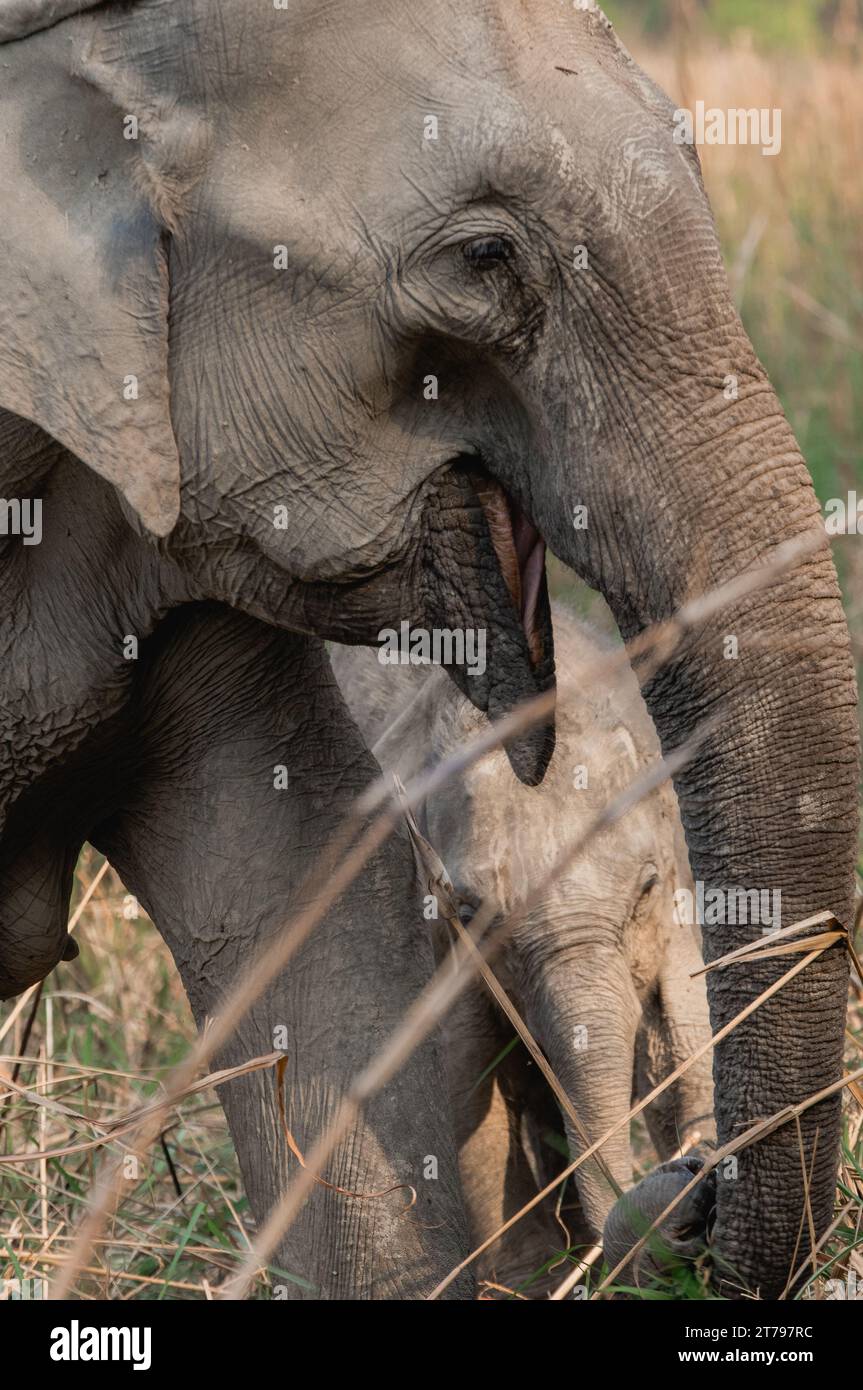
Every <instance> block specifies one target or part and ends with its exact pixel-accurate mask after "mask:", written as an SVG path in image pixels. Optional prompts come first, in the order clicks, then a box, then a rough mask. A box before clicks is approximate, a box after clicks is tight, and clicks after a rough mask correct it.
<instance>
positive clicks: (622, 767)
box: [331, 606, 714, 1293]
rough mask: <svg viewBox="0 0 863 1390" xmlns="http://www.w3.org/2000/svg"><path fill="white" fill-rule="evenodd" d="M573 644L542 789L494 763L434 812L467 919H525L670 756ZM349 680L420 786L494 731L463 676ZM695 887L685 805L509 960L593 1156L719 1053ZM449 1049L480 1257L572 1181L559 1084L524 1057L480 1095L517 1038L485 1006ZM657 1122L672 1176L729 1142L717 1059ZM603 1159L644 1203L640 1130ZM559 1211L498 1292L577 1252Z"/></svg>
mask: <svg viewBox="0 0 863 1390" xmlns="http://www.w3.org/2000/svg"><path fill="white" fill-rule="evenodd" d="M554 638H555V656H556V664H557V714H556V726H557V739H556V746H555V752H554V756H553V758H552V760H551V763H550V765H549V768H548V771H547V772H546V775H545V778H544V780H543V782H542V785H541V786H538V787H524V786H521V785H520V784H519V782H518V781H517V780H516V778H515V776H514V775H513V772H512V769H511V767H510V766H509V764H508V762H507V760H506V758H505V757H504V755H503V753H501V752H496V753H490V754H488V755H486V756H485V757H484V758H482V759H481V760H480V761H479V762H478V763H475V764H474V765H473V766H472V767H470V768H469V769H468V770H467V771H466V772H465V773H464V774H463V775H462V776H460V777H459V778H458V779H457V780H456V781H452V782H449V783H447V784H446V785H444V786H442V787H438V788H436V789H435V790H434V791H433V792H432V793H431V794H430V795H429V796H428V798H427V799H426V800H425V801H424V802H423V803H422V806H421V807H420V808H419V810H418V813H417V814H418V820H419V824H420V827H421V829H422V831H423V833H424V834H425V835H426V836H427V837H428V838H429V840H430V841H431V843H432V845H433V846H434V848H435V849H436V850H437V851H438V853H439V854H440V856H441V858H442V859H443V862H444V864H445V865H446V868H447V870H448V872H449V874H450V877H451V878H452V881H453V885H454V888H455V891H456V893H457V895H458V898H459V901H460V903H461V904H462V914H461V915H462V919H463V920H467V919H468V918H469V916H470V915H471V911H472V910H475V909H476V907H477V905H478V904H479V903H480V902H482V901H483V900H491V901H492V902H494V903H495V904H497V906H498V907H499V909H500V910H502V911H504V912H510V911H512V910H513V909H515V908H516V907H517V906H518V905H519V903H520V902H521V901H522V900H523V898H524V896H525V894H526V893H528V892H530V891H531V890H532V889H533V888H534V887H535V886H536V885H538V883H539V881H540V880H541V879H542V878H543V877H544V876H545V874H547V872H548V870H549V869H550V867H551V866H552V865H553V863H554V862H555V860H557V859H558V858H559V857H560V855H561V854H562V853H563V852H564V850H565V848H566V847H567V846H568V845H570V844H572V843H574V842H575V841H576V840H577V839H578V838H579V836H581V835H583V834H584V833H585V832H586V831H587V829H588V827H589V826H590V824H591V822H592V820H593V819H594V817H595V816H596V815H597V814H598V813H599V812H600V811H601V810H602V808H603V806H604V805H605V804H606V803H607V802H608V801H609V800H611V799H612V798H613V797H615V796H617V795H618V794H619V793H620V792H621V791H623V790H624V788H625V787H627V786H628V785H629V783H630V782H632V781H633V780H634V779H635V778H636V777H638V776H639V774H641V773H642V772H644V770H645V768H646V767H647V766H649V764H650V763H651V762H653V761H655V760H656V759H657V758H658V757H659V746H658V741H657V738H656V734H655V731H654V729H653V725H652V724H651V722H650V718H649V716H648V713H647V710H646V709H645V707H644V702H643V701H642V699H641V697H640V695H639V691H638V685H637V682H636V680H635V677H634V675H633V674H632V672H631V671H630V670H629V669H628V668H626V669H625V670H624V671H622V672H620V673H619V675H618V676H617V677H616V678H615V679H614V680H613V681H609V680H608V679H607V678H606V679H605V680H603V681H597V679H596V677H595V676H593V677H591V667H592V666H593V667H595V666H596V664H597V662H598V661H599V660H600V658H601V656H602V654H603V647H602V645H601V644H600V643H599V642H598V641H597V639H596V637H595V636H593V635H592V634H591V633H590V631H589V630H588V629H587V628H586V627H585V626H584V624H581V623H579V622H578V621H577V620H576V619H574V618H573V617H572V616H570V615H569V614H568V613H567V612H566V611H565V610H564V609H563V608H561V607H560V606H557V607H556V608H555V610H554ZM331 663H332V666H333V670H334V672H335V675H336V678H337V680H338V682H339V685H340V686H341V688H342V692H343V694H344V697H345V699H346V701H347V703H348V708H349V709H350V711H351V714H352V715H353V716H354V718H355V719H356V721H357V724H358V725H359V728H360V732H361V733H362V734H363V735H364V736H365V738H366V741H367V742H368V743H370V744H371V745H372V751H373V753H374V755H375V757H376V758H377V760H378V762H379V763H380V764H381V766H382V767H383V768H385V769H387V770H391V771H393V772H396V773H397V774H398V775H399V777H400V778H401V779H402V780H403V781H405V782H406V781H407V780H408V779H410V778H411V777H413V776H415V775H417V774H418V773H420V772H422V771H423V770H424V769H426V768H430V767H432V766H434V765H435V764H437V763H438V762H440V761H441V760H443V759H445V758H447V757H448V756H450V755H451V754H453V753H454V752H455V750H456V749H457V748H458V747H459V746H460V745H461V744H463V743H464V742H465V741H467V740H469V739H470V738H471V737H473V736H476V735H477V734H479V733H480V732H481V730H483V729H484V728H487V727H488V721H487V719H486V716H485V715H483V714H481V713H480V712H479V711H478V710H476V709H475V708H474V706H473V705H472V704H471V703H470V702H469V701H468V700H467V699H466V698H465V697H464V696H463V695H462V694H461V693H460V692H459V691H458V690H457V689H456V688H455V686H454V685H453V683H452V681H450V680H449V679H448V677H447V675H446V673H445V672H444V671H441V670H435V671H432V672H430V671H429V670H428V668H425V669H423V668H420V667H416V666H414V667H411V666H390V665H385V664H382V663H381V662H380V661H379V659H378V653H377V652H375V651H373V650H370V649H369V648H364V647H340V648H336V649H335V650H334V651H333V652H332V653H331ZM585 778H586V780H587V786H583V785H581V783H582V782H583V781H584V780H585ZM685 887H689V888H690V890H691V882H690V878H689V865H688V863H687V860H686V849H685V845H684V843H683V833H682V829H681V826H680V821H679V817H678V813H677V806H676V802H675V798H674V793H673V792H672V791H671V789H670V788H669V787H666V788H664V789H661V790H660V791H657V792H655V793H654V794H653V795H652V796H651V797H650V798H649V799H648V800H646V801H644V802H642V803H641V804H640V805H639V806H637V807H636V808H634V809H633V810H632V811H631V812H630V813H629V814H628V815H627V817H626V819H625V820H624V821H623V822H622V823H621V824H619V825H617V826H615V827H613V828H611V829H609V830H607V831H605V832H604V833H603V834H602V835H601V836H599V837H598V839H596V840H595V841H594V842H593V843H592V844H591V845H590V847H589V848H588V850H587V851H586V853H585V854H583V855H582V856H580V857H579V858H578V859H577V860H576V861H575V862H574V863H573V864H572V866H571V867H570V868H569V869H568V870H567V872H565V873H564V874H562V875H561V876H560V878H558V879H557V881H556V882H555V883H554V885H553V887H551V888H550V889H549V890H547V891H546V892H545V893H544V894H543V896H542V898H541V900H540V901H539V902H538V903H537V904H536V906H535V907H534V908H533V909H532V911H531V912H530V914H529V915H528V916H527V917H526V918H525V919H524V921H523V922H522V923H520V924H519V926H518V927H517V929H516V930H515V931H514V933H513V935H512V936H511V938H510V939H509V940H508V941H507V943H506V946H505V948H504V950H503V951H502V953H501V954H500V956H499V957H497V959H496V961H495V967H494V968H495V972H496V974H497V975H498V977H499V979H500V980H501V981H502V983H504V984H505V986H506V988H507V990H508V992H509V994H510V997H511V998H512V999H513V1000H514V1002H515V1003H516V1006H517V1007H518V1008H519V1010H520V1012H521V1013H522V1016H523V1017H524V1018H525V1020H526V1022H527V1025H528V1027H529V1028H530V1030H531V1032H532V1033H533V1036H534V1037H535V1038H536V1040H537V1042H538V1043H539V1044H540V1046H541V1047H542V1049H543V1052H544V1053H545V1055H546V1056H547V1057H548V1059H549V1061H550V1063H551V1065H552V1067H553V1069H554V1071H555V1073H556V1075H557V1077H558V1079H559V1080H560V1082H561V1084H562V1086H563V1087H564V1089H565V1090H566V1093H567V1095H568V1096H569V1098H570V1100H571V1101H572V1103H573V1106H574V1108H575V1112H576V1114H577V1115H578V1118H579V1120H580V1121H581V1125H582V1127H583V1130H584V1132H585V1133H586V1134H587V1135H588V1136H589V1137H590V1139H591V1140H595V1139H597V1138H599V1136H600V1135H601V1134H603V1133H604V1132H605V1131H606V1130H607V1129H610V1128H611V1127H612V1125H614V1124H616V1123H617V1122H618V1121H620V1120H621V1119H622V1118H623V1117H624V1116H625V1115H626V1114H627V1112H628V1110H629V1108H630V1104H631V1098H632V1096H633V1094H634V1093H635V1094H636V1095H638V1096H641V1095H643V1094H646V1092H647V1091H648V1090H651V1089H652V1088H653V1087H654V1086H655V1085H656V1084H657V1082H659V1081H660V1080H662V1079H663V1078H664V1077H665V1076H667V1075H668V1074H669V1073H670V1072H671V1071H673V1070H674V1069H675V1068H676V1067H678V1066H679V1065H680V1063H681V1062H683V1061H685V1060H686V1059H687V1058H688V1057H689V1056H690V1055H691V1054H692V1053H693V1052H695V1051H696V1049H697V1048H700V1047H701V1046H702V1045H703V1044H704V1043H705V1041H706V1040H707V1039H708V1038H709V1036H710V1023H709V1020H708V1016H707V996H706V992H705V988H704V980H703V977H699V978H698V979H697V980H692V979H691V978H690V977H691V974H692V973H693V972H694V971H696V970H698V969H699V968H700V966H701V953H700V942H699V933H698V931H697V928H695V927H694V926H687V925H681V924H675V914H674V906H675V904H674V898H673V895H674V892H675V891H676V890H677V889H678V888H685ZM445 939H446V937H445ZM445 1033H446V1043H447V1070H448V1074H449V1077H450V1086H451V1091H452V1096H453V1102H454V1105H455V1111H456V1134H457V1138H458V1144H459V1158H460V1164H461V1170H462V1182H463V1186H464V1190H465V1197H466V1201H467V1206H468V1213H469V1216H470V1223H471V1237H472V1240H473V1242H474V1244H477V1245H478V1244H480V1243H481V1242H483V1241H484V1240H485V1239H486V1238H487V1237H488V1236H490V1235H491V1234H492V1233H493V1232H494V1231H496V1230H497V1229H498V1228H499V1227H500V1226H501V1225H502V1224H503V1222H504V1221H506V1220H508V1219H509V1217H511V1216H513V1215H514V1213H515V1212H516V1211H517V1210H518V1208H519V1206H521V1205H523V1204H524V1203H525V1202H526V1201H527V1200H529V1198H530V1197H532V1196H534V1195H535V1194H536V1191H537V1181H536V1178H537V1176H538V1177H539V1178H540V1185H544V1183H545V1181H546V1180H547V1178H548V1177H549V1176H551V1172H552V1171H554V1170H555V1165H554V1164H551V1165H550V1164H549V1160H550V1158H551V1156H552V1155H551V1151H550V1150H549V1149H548V1147H547V1145H546V1144H544V1143H542V1142H540V1143H538V1144H537V1143H536V1136H537V1135H540V1134H541V1131H542V1128H543V1122H542V1121H543V1109H547V1104H545V1105H544V1104H543V1102H544V1099H545V1098H544V1097H542V1096H536V1094H535V1092H536V1085H535V1082H536V1083H538V1085H539V1086H540V1087H541V1086H542V1085H543V1083H542V1081H541V1079H540V1078H538V1077H536V1075H535V1074H536V1067H535V1066H534V1065H533V1064H532V1063H530V1061H529V1058H528V1057H527V1054H526V1053H525V1052H524V1051H523V1050H521V1051H519V1052H517V1053H516V1054H515V1055H514V1056H513V1057H512V1058H511V1059H509V1061H508V1065H507V1067H506V1069H505V1071H503V1072H495V1073H493V1074H491V1075H489V1076H488V1077H486V1079H485V1080H484V1081H483V1082H482V1083H481V1084H480V1085H477V1082H478V1080H479V1078H480V1077H481V1076H483V1074H484V1073H485V1072H486V1070H487V1069H488V1067H489V1066H490V1064H491V1063H492V1062H493V1060H494V1058H495V1057H497V1055H498V1054H499V1053H500V1052H501V1051H502V1049H503V1048H504V1047H505V1046H506V1043H507V1042H508V1040H509V1038H510V1037H511V1036H512V1027H511V1025H510V1024H508V1023H507V1021H506V1019H505V1018H504V1017H503V1015H502V1014H501V1013H500V1012H499V1011H498V1010H497V1008H496V1006H494V1005H493V1004H491V1003H490V1000H489V997H488V995H487V993H486V991H485V990H484V988H483V987H479V988H477V989H476V990H471V991H470V993H469V994H468V996H467V997H466V998H465V999H464V1000H463V1001H462V1002H461V1004H460V1006H459V1007H458V1008H457V1009H456V1010H455V1011H454V1013H453V1014H452V1015H451V1016H450V1018H449V1019H448V1021H447V1026H446V1030H445ZM647 1118H648V1122H649V1126H650V1130H651V1134H652V1136H653V1138H654V1140H655V1142H656V1145H657V1148H658V1150H659V1153H660V1156H661V1157H662V1158H668V1157H670V1155H671V1154H672V1153H673V1152H674V1151H675V1150H677V1149H678V1148H679V1147H680V1144H681V1141H682V1139H683V1137H684V1136H686V1135H687V1134H691V1132H692V1131H693V1130H696V1129H697V1130H698V1132H699V1133H700V1135H701V1137H702V1139H703V1140H704V1141H709V1140H710V1139H712V1138H713V1134H714V1130H713V1085H712V1077H711V1067H710V1059H709V1057H704V1058H703V1059H702V1060H701V1062H700V1063H698V1064H696V1065H695V1066H694V1067H693V1068H692V1069H691V1070H690V1071H689V1072H687V1073H686V1075H685V1076H684V1077H683V1078H682V1079H681V1081H680V1082H678V1083H677V1084H676V1085H675V1086H674V1087H671V1088H670V1089H669V1090H668V1091H667V1092H666V1093H665V1094H664V1096H663V1098H662V1101H661V1102H659V1103H657V1104H656V1105H654V1106H651V1107H650V1109H649V1110H648V1112H647ZM555 1128H558V1129H559V1120H558V1122H557V1124H556V1125H555ZM566 1137H567V1140H568V1143H569V1146H570V1151H571V1152H572V1154H573V1155H575V1154H578V1153H581V1152H583V1150H584V1147H585V1145H584V1143H583V1140H582V1137H581V1135H579V1133H578V1132H577V1130H576V1129H575V1128H574V1127H573V1126H572V1124H571V1123H569V1122H568V1121H567V1123H566ZM600 1152H601V1155H602V1157H603V1159H604V1160H605V1163H606V1164H607V1167H608V1169H609V1170H610V1171H611V1174H612V1175H613V1177H614V1179H615V1181H616V1182H617V1183H618V1184H619V1186H620V1187H621V1188H623V1189H628V1188H629V1187H631V1185H632V1153H631V1150H630V1143H629V1129H628V1126H625V1127H624V1128H622V1129H621V1130H620V1132H619V1133H618V1135H617V1136H616V1137H615V1138H613V1139H611V1140H609V1142H608V1143H607V1144H605V1145H604V1146H603V1148H602V1149H601V1151H600ZM561 1166H562V1164H560V1163H559V1162H558V1163H557V1165H556V1167H557V1169H559V1168H560V1167H561ZM576 1184H577V1188H578V1196H579V1201H580V1206H581V1210H582V1212H583V1214H584V1218H585V1219H586V1227H587V1231H588V1232H589V1235H590V1237H591V1238H592V1239H593V1240H597V1239H599V1238H600V1236H601V1235H602V1228H603V1224H604V1222H605V1219H606V1217H607V1216H608V1214H609V1212H610V1210H611V1208H612V1206H613V1204H614V1191H613V1188H612V1186H611V1184H610V1183H609V1181H608V1178H607V1176H606V1175H605V1174H604V1173H603V1172H602V1171H601V1169H600V1168H599V1166H598V1165H597V1164H594V1163H591V1162H588V1164H587V1165H586V1166H585V1167H584V1168H581V1169H579V1170H578V1172H577V1173H576ZM708 1186H709V1184H708ZM545 1208H546V1210H541V1211H540V1212H538V1213H537V1215H536V1216H535V1217H534V1220H533V1224H532V1226H531V1227H530V1229H526V1228H525V1227H523V1226H522V1225H519V1226H517V1227H516V1228H515V1229H514V1230H513V1231H512V1233H511V1237H510V1240H509V1242H508V1244H507V1245H504V1247H503V1248H499V1247H498V1246H497V1245H495V1246H494V1247H493V1248H492V1249H490V1250H489V1251H488V1253H487V1255H485V1256H484V1257H483V1261H482V1262H481V1263H480V1264H479V1266H478V1272H479V1273H480V1274H481V1275H482V1276H483V1277H484V1278H486V1279H489V1280H493V1281H494V1282H497V1283H501V1284H504V1285H507V1286H512V1284H514V1283H516V1284H517V1283H518V1282H520V1281H521V1280H523V1279H525V1278H527V1276H529V1275H531V1274H532V1273H533V1272H534V1271H535V1270H537V1269H538V1268H540V1267H541V1266H543V1265H544V1264H546V1263H547V1262H548V1261H549V1260H550V1259H552V1257H553V1256H554V1254H555V1252H556V1251H559V1250H560V1248H561V1240H562V1232H561V1229H560V1227H559V1226H558V1225H557V1223H556V1222H555V1221H554V1219H553V1215H552V1208H553V1203H551V1204H549V1203H546V1204H545ZM557 1278H558V1281H559V1278H560V1275H559V1274H558V1276H557ZM536 1291H537V1290H536V1285H535V1284H531V1292H532V1293H536Z"/></svg>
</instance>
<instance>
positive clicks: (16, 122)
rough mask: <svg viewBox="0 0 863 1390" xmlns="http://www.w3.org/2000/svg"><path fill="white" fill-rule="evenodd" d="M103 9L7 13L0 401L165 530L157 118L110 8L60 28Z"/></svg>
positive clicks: (24, 3) (17, 1)
mask: <svg viewBox="0 0 863 1390" xmlns="http://www.w3.org/2000/svg"><path fill="white" fill-rule="evenodd" d="M87 8H88V6H87V3H86V0H82V3H79V4H76V5H72V4H70V3H68V0H41V3H37V0H12V3H11V5H9V4H7V5H5V6H4V7H3V13H2V15H0V67H2V70H3V82H2V89H0V187H2V188H3V190H4V193H3V198H2V200H0V263H2V265H3V275H2V279H0V409H4V410H8V411H12V412H14V413H15V414H17V415H20V416H23V417H25V418H27V419H29V420H32V421H34V422H35V423H36V424H37V425H39V426H40V427H41V428H42V429H43V430H46V431H47V433H48V434H50V435H52V436H53V437H54V438H55V439H57V440H59V441H60V443H61V444H63V445H65V447H66V448H68V449H70V450H71V451H72V452H73V453H74V454H76V455H77V456H78V457H79V458H80V459H82V460H83V462H84V463H86V464H88V465H89V466H90V467H91V468H92V469H94V470H95V472H97V473H98V474H100V475H101V476H102V477H103V478H106V479H107V480H108V481H109V482H111V483H113V484H114V486H115V487H116V488H117V490H118V491H119V493H120V494H121V496H122V497H123V498H124V499H125V501H126V503H127V504H128V506H129V507H131V509H132V511H133V512H134V513H135V514H136V515H137V517H138V518H140V520H141V521H142V522H143V523H144V525H145V526H146V527H147V528H148V529H149V530H150V531H152V532H153V533H155V534H156V535H160V536H162V535H166V534H167V532H168V531H170V530H171V528H172V526H173V525H174V523H175V521H176V519H177V515H178V512H179V485H180V465H179V458H178V454H177V446H176V441H175V438H174V432H173V429H172V427H171V419H170V410H169V392H168V280H167V259H166V235H167V233H166V230H165V228H166V220H167V219H166V216H165V209H164V208H163V207H160V208H159V214H160V215H157V212H156V206H155V205H156V203H157V202H158V199H157V198H156V197H155V196H154V194H153V188H154V186H157V181H155V182H154V175H153V168H152V162H153V159H154V150H156V149H158V147H159V142H158V138H156V139H155V140H154V135H155V136H157V132H156V130H154V125H155V124H156V116H155V114H154V113H153V110H152V107H150V108H149V109H148V114H147V116H146V118H145V117H144V115H143V113H139V112H138V109H137V108H136V103H135V101H134V100H133V99H132V98H131V97H129V96H127V95H126V93H127V92H128V93H135V92H136V91H139V90H140V87H141V84H140V83H139V82H136V81H134V80H132V78H130V79H129V80H128V81H127V80H126V77H127V74H125V73H124V72H122V71H121V70H120V69H121V68H122V61H123V60H120V61H119V62H113V63H108V62H104V63H103V62H102V61H101V60H100V58H99V52H100V41H101V25H103V24H104V23H105V20H104V18H103V17H102V15H101V14H97V13H93V14H89V15H87V14H84V15H81V16H80V17H79V18H70V19H67V20H65V22H63V23H57V22H56V21H57V20H60V19H64V16H66V15H68V14H69V13H70V11H72V10H75V11H78V10H86V9H87ZM49 25H53V27H46V26H49ZM116 27H117V26H116V25H115V28H116ZM10 40H12V41H10ZM114 42H116V35H115V36H114ZM115 55H116V50H115ZM133 76H134V75H133ZM120 93H123V95H120ZM127 101H128V104H126V103H127ZM129 137H131V138H129Z"/></svg>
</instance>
